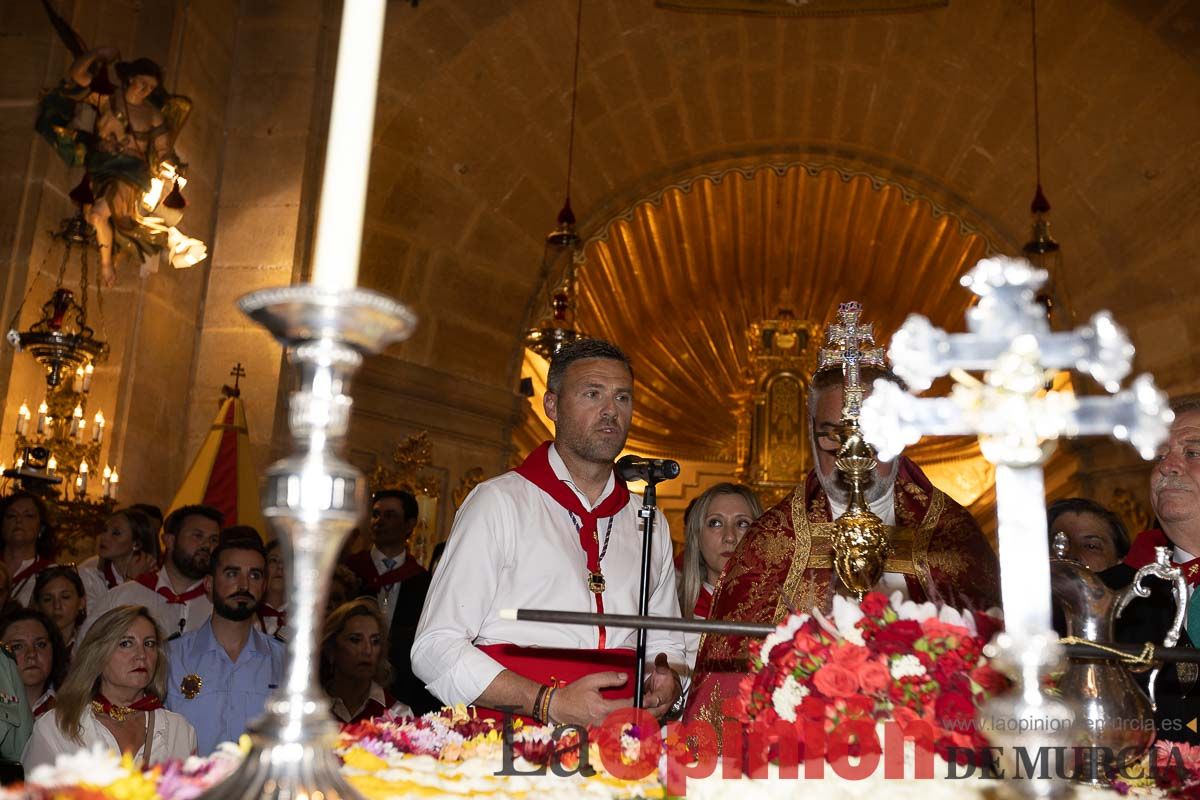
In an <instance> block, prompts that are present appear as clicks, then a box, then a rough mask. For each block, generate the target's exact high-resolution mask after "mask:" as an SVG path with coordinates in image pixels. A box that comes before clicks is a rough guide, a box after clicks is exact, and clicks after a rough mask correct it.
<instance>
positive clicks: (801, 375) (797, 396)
mask: <svg viewBox="0 0 1200 800" xmlns="http://www.w3.org/2000/svg"><path fill="white" fill-rule="evenodd" d="M778 317H779V318H778V319H771V320H763V321H761V322H755V323H753V324H751V326H750V332H749V342H750V353H749V356H750V365H749V368H748V370H747V373H746V391H745V392H744V393H743V394H742V396H741V398H740V400H741V403H740V408H739V413H738V439H737V461H738V472H737V475H738V480H740V481H743V482H744V483H748V484H749V485H750V486H752V487H753V488H754V490H755V491H756V492H758V494H759V496H760V497H761V498H762V500H763V503H764V505H771V504H774V503H775V502H776V501H778V500H780V499H782V498H783V496H784V495H786V494H787V493H788V492H790V491H791V490H792V489H793V488H795V486H796V484H797V483H799V482H800V481H801V480H802V479H803V478H804V475H805V473H806V472H808V470H809V468H810V466H811V463H812V446H811V444H810V442H809V431H808V425H807V424H806V420H807V413H806V410H805V406H806V404H807V402H808V382H809V376H810V375H812V373H813V370H814V369H815V367H816V360H817V349H818V348H819V347H820V334H821V326H820V325H818V324H816V323H813V322H808V321H806V320H798V319H795V318H794V317H793V316H792V314H791V313H789V312H787V311H780V312H779V315H778Z"/></svg>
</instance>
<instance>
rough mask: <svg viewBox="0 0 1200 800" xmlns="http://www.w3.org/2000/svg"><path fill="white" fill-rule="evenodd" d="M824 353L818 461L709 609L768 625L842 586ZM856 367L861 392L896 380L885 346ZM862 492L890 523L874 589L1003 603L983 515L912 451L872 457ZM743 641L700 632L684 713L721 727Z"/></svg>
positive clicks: (839, 383) (738, 555)
mask: <svg viewBox="0 0 1200 800" xmlns="http://www.w3.org/2000/svg"><path fill="white" fill-rule="evenodd" d="M829 338H830V341H831V343H832V342H833V341H834V340H835V336H830V337H829ZM830 362H831V363H829V366H827V367H825V368H823V369H818V371H817V372H816V374H815V375H814V376H813V379H812V383H811V386H810V388H809V397H808V401H809V402H808V423H809V428H808V433H809V441H810V443H811V445H812V448H813V455H814V460H815V462H816V467H815V468H814V469H813V470H811V471H810V472H809V474H808V476H807V478H806V480H805V482H804V484H803V485H802V486H799V487H797V488H796V489H795V490H794V491H793V492H792V493H791V494H789V495H788V496H787V497H785V498H784V499H783V500H782V501H781V502H780V503H779V504H777V505H776V506H775V507H774V508H772V509H770V510H768V511H767V512H766V513H764V514H763V515H762V516H761V517H759V518H758V519H757V520H756V521H755V523H754V525H753V526H752V527H751V528H750V530H749V531H747V532H746V535H745V536H744V537H743V538H742V541H741V542H740V543H739V544H738V547H737V550H736V551H735V552H734V555H733V557H732V558H731V559H730V560H729V563H728V564H727V565H726V567H725V571H724V572H723V573H722V575H721V579H720V582H719V583H718V585H717V588H716V591H715V592H714V594H713V600H712V610H711V613H710V616H709V619H725V620H734V621H741V622H759V623H772V624H774V623H778V622H781V621H782V620H783V619H784V618H785V617H786V616H787V615H788V614H789V613H791V612H793V611H795V612H808V611H811V610H812V609H814V608H815V609H818V610H821V611H823V612H828V611H829V610H830V608H831V606H832V603H833V596H834V594H837V593H842V594H848V591H847V590H846V589H845V587H843V586H842V585H841V582H840V581H839V580H838V578H837V576H836V573H835V572H834V569H833V544H832V542H833V540H832V533H833V532H834V523H833V521H834V520H836V519H837V518H838V517H840V516H841V515H842V514H843V513H844V512H845V510H846V508H847V506H848V504H849V489H848V486H847V485H846V483H845V482H844V480H843V479H842V478H841V477H840V475H839V473H838V470H837V467H836V465H835V460H836V456H837V453H838V448H839V443H838V438H837V436H836V435H835V431H836V429H837V428H838V427H839V425H840V423H841V420H842V418H843V411H844V409H843V402H842V401H843V396H844V388H845V387H844V382H845V376H844V375H843V373H842V369H841V362H840V361H839V360H838V359H836V358H832V359H830ZM860 373H861V385H862V386H863V388H864V390H865V393H866V394H869V393H870V387H871V386H872V385H873V383H874V381H875V380H876V379H877V378H884V379H887V380H891V381H897V379H896V377H895V376H894V375H893V374H892V373H891V372H890V371H889V370H888V369H887V365H886V362H885V361H884V359H883V356H882V353H879V354H878V356H877V363H876V364H875V365H872V366H868V365H867V364H866V363H863V364H862V365H861V366H860ZM864 499H865V501H866V502H867V503H868V504H869V506H870V509H871V511H872V513H874V514H875V516H877V517H878V518H879V519H880V520H881V521H882V522H883V524H884V525H885V526H888V528H889V552H888V557H887V560H886V561H885V563H884V573H883V576H882V578H881V580H880V581H879V583H878V584H877V585H876V586H875V590H876V591H881V592H884V593H885V594H889V595H890V594H892V593H893V592H900V593H901V594H902V595H903V596H904V597H906V598H908V599H911V600H913V601H916V602H918V603H922V602H926V601H933V602H936V603H942V604H946V605H950V606H954V607H959V608H968V609H977V610H981V611H982V610H986V609H988V608H991V607H992V606H996V605H999V600H1000V569H999V563H998V562H997V559H996V555H995V553H994V552H993V551H992V549H991V546H990V545H989V544H988V542H987V540H986V539H985V538H984V536H983V533H982V531H981V530H980V529H979V526H978V524H977V523H976V522H975V520H974V519H973V518H972V517H971V515H970V514H969V513H968V512H967V511H966V509H964V508H963V507H962V506H960V505H959V504H958V503H956V502H955V501H954V500H953V499H951V498H950V497H948V496H947V495H945V494H944V493H942V492H941V491H940V490H938V489H937V488H936V487H934V486H933V485H932V484H931V483H930V482H929V479H928V478H926V477H925V474H924V473H923V472H922V471H921V469H920V468H919V467H918V466H917V465H916V464H914V463H913V462H912V461H911V460H909V459H908V458H905V457H904V456H901V457H900V458H898V459H896V460H895V461H892V462H883V461H880V462H878V464H877V466H876V468H875V474H874V477H873V479H872V480H871V482H870V484H868V486H867V487H866V489H865V490H864ZM749 642H750V640H749V639H748V638H747V637H744V636H718V635H714V634H706V635H705V636H704V638H703V639H702V640H701V643H700V652H699V653H698V655H697V658H696V669H695V672H694V675H693V681H692V687H691V688H690V689H689V696H688V718H689V719H692V718H697V717H698V718H700V719H703V720H705V721H707V722H709V723H710V724H712V725H714V726H715V728H716V729H717V730H720V729H721V724H722V719H723V708H722V706H723V703H724V701H725V700H726V699H730V698H732V697H736V695H737V686H738V683H739V681H740V678H741V675H742V674H743V673H744V672H745V671H746V669H747V665H748V646H749Z"/></svg>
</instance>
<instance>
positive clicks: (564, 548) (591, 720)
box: [400, 339, 684, 725]
mask: <svg viewBox="0 0 1200 800" xmlns="http://www.w3.org/2000/svg"><path fill="white" fill-rule="evenodd" d="M546 386H547V389H546V395H545V397H544V398H543V406H544V408H545V411H546V416H547V417H549V418H550V419H551V420H553V421H554V423H555V438H554V441H553V442H545V443H543V444H542V445H541V446H540V447H538V448H537V449H535V450H534V451H533V452H532V453H531V454H530V455H529V457H528V458H527V459H525V461H524V463H523V464H521V466H520V467H518V468H517V469H516V470H514V471H512V472H508V473H505V474H504V475H501V476H499V477H497V478H493V479H491V480H489V481H485V482H483V483H481V484H480V485H479V486H477V487H476V488H475V489H474V490H473V491H472V492H471V494H470V495H469V496H468V497H467V499H466V501H465V502H464V503H463V505H462V507H461V508H460V509H459V510H458V513H457V515H456V516H455V518H454V528H453V530H452V531H451V533H450V538H449V540H448V543H447V546H446V552H445V556H444V557H443V559H442V562H441V565H440V566H439V567H438V571H437V573H436V574H435V575H434V577H433V583H432V585H431V586H430V589H429V596H428V599H427V601H426V603H425V609H424V611H423V612H422V614H421V620H420V623H419V624H418V627H417V636H416V642H415V644H414V645H413V649H412V664H413V671H414V672H415V673H416V674H417V676H418V677H419V678H421V679H422V680H423V681H425V683H426V687H427V688H428V689H429V691H430V692H432V693H433V694H434V695H436V696H437V697H439V698H440V699H441V700H442V701H443V702H444V703H446V704H448V705H453V704H457V703H473V704H475V705H476V706H477V707H479V708H480V709H481V714H482V715H487V716H495V715H496V709H502V708H512V709H516V711H517V713H519V714H521V715H524V716H525V717H527V718H528V717H532V718H535V719H537V720H539V721H541V722H547V721H553V722H556V723H564V724H574V725H593V724H596V723H599V722H600V721H602V720H603V719H604V718H605V717H606V716H607V715H608V714H609V712H611V711H613V710H616V709H618V708H621V707H624V706H628V705H630V698H631V697H632V695H633V689H634V687H633V675H634V642H635V632H634V631H632V630H629V629H625V628H610V627H604V626H591V627H588V626H575V625H538V624H530V623H525V622H516V621H512V620H509V619H504V618H502V617H501V611H502V610H503V609H517V608H552V609H560V610H564V611H583V612H599V613H614V614H636V613H637V610H638V584H639V578H640V573H641V552H642V534H641V532H640V530H639V529H640V525H639V523H638V516H637V511H638V508H639V507H640V506H641V500H640V498H638V497H636V496H633V495H631V494H630V493H629V490H628V488H626V486H625V483H624V481H621V480H619V479H618V478H617V476H616V475H615V474H614V472H613V459H614V458H616V456H617V454H619V453H620V452H621V449H622V448H623V447H624V446H625V438H626V436H627V434H628V432H629V425H630V421H631V420H632V417H633V373H632V370H631V368H630V366H629V360H628V358H626V356H625V354H624V353H622V352H621V351H620V350H619V349H618V348H617V347H615V346H613V345H611V344H609V343H608V342H604V341H600V340H595V339H592V340H586V341H581V342H576V343H574V344H570V345H566V346H564V347H562V348H561V349H560V350H559V351H558V352H557V353H556V354H555V355H554V358H553V359H552V361H551V363H550V370H549V373H548V374H547V376H546ZM654 533H655V538H654V541H653V542H652V545H651V564H652V566H651V570H650V614H651V615H652V616H660V617H678V616H679V603H678V600H677V599H676V597H675V577H674V568H673V566H672V549H671V539H670V534H669V531H668V530H667V525H666V521H665V519H663V518H662V517H661V516H660V517H659V518H658V521H657V523H656V526H655V531H654ZM647 654H648V655H649V657H650V659H652V660H653V662H654V663H652V664H650V665H648V669H647V679H646V682H645V692H644V703H643V705H644V707H645V708H646V710H647V711H649V712H650V713H651V714H653V715H655V716H661V715H663V714H664V713H666V712H667V711H668V710H669V709H670V708H671V706H672V704H674V703H675V701H676V700H677V699H678V697H679V693H680V681H679V678H678V677H677V674H676V672H675V671H674V670H673V669H672V667H671V666H670V665H672V664H674V665H680V664H683V663H684V645H683V637H682V636H681V635H680V634H678V633H675V632H670V631H650V632H649V635H648V648H647ZM400 699H401V700H406V699H407V698H403V697H402V698H400Z"/></svg>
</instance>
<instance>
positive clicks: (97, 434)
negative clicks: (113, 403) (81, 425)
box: [92, 411, 104, 444]
mask: <svg viewBox="0 0 1200 800" xmlns="http://www.w3.org/2000/svg"><path fill="white" fill-rule="evenodd" d="M92 422H94V423H95V427H93V428H92V441H93V442H95V443H96V444H100V442H101V440H102V439H103V438H104V414H103V412H100V411H97V412H96V416H95V418H94V419H93V420H92Z"/></svg>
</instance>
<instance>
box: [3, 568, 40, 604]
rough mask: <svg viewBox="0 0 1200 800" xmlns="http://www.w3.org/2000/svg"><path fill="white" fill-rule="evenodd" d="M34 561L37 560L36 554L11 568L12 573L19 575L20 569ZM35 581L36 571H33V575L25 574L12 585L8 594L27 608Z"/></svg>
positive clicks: (31, 597)
mask: <svg viewBox="0 0 1200 800" xmlns="http://www.w3.org/2000/svg"><path fill="white" fill-rule="evenodd" d="M35 561H37V556H36V555H35V556H34V557H33V558H27V559H25V560H24V561H22V562H21V563H20V565H19V566H18V567H17V568H16V569H15V570H13V573H12V574H13V575H14V576H16V575H20V574H21V571H22V570H24V569H25V568H26V567H28V566H31V565H32V564H33V562H35ZM35 583H37V573H34V574H33V575H27V576H25V577H24V578H22V579H21V582H20V583H18V584H17V585H16V586H13V587H12V590H11V592H10V594H9V596H10V597H11V598H12V599H13V600H16V601H17V602H18V603H20V604H21V605H22V606H23V607H25V608H29V601H31V600H32V599H33V585H34V584H35Z"/></svg>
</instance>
